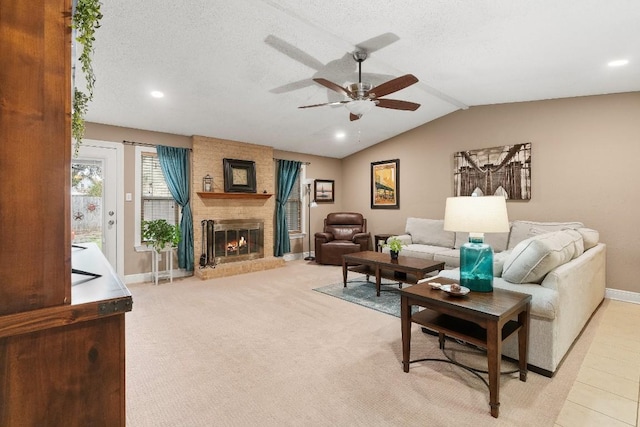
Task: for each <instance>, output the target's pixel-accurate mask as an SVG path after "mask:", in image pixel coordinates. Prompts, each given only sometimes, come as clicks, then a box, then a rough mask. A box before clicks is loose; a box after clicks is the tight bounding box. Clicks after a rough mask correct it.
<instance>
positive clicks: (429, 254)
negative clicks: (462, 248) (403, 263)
mask: <svg viewBox="0 0 640 427" xmlns="http://www.w3.org/2000/svg"><path fill="white" fill-rule="evenodd" d="M388 250H389V248H385V249H383V252H388ZM447 250H448V249H447V248H443V247H441V246H431V245H414V244H411V245H407V246H403V247H402V250H400V255H403V256H410V257H414V258H424V259H430V260H432V259H433V256H434V254H436V253H439V252H443V251H447Z"/></svg>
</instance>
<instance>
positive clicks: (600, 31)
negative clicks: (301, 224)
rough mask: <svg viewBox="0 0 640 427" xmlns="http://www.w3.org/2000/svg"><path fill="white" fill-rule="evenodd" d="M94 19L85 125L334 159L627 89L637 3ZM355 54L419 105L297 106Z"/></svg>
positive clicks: (208, 12)
mask: <svg viewBox="0 0 640 427" xmlns="http://www.w3.org/2000/svg"><path fill="white" fill-rule="evenodd" d="M102 12H103V14H104V18H103V20H102V27H101V28H100V29H99V30H98V32H97V35H96V43H95V46H96V51H95V56H94V58H95V60H94V64H95V65H94V69H95V73H96V76H97V83H96V90H95V97H94V100H93V102H92V103H91V104H90V106H89V113H88V115H87V120H88V121H90V122H95V123H103V124H109V125H116V126H125V127H131V128H137V129H144V130H153V131H159V132H169V133H174V134H180V135H204V136H211V137H217V138H224V139H231V140H236V141H244V142H250V143H254V144H262V145H269V146H272V147H275V148H277V149H281V150H288V151H294V152H301V153H309V154H315V155H322V156H329V157H336V158H343V157H345V156H347V155H349V154H352V153H354V152H357V151H360V150H362V149H364V148H366V147H368V146H371V145H373V144H376V143H378V142H380V141H383V140H385V139H388V138H390V137H392V136H395V135H397V134H400V133H402V132H406V131H407V130H410V129H412V128H415V127H417V126H419V125H421V124H423V123H426V122H429V121H431V120H434V119H436V118H438V117H441V116H443V115H446V114H448V113H451V112H453V111H456V110H458V109H461V108H467V107H469V106H475V105H486V104H496V103H505V102H519V101H531V100H540V99H549V98H563V97H573V96H582V95H596V94H607V93H618V92H629V91H638V90H640V25H639V24H640V1H637V0H608V1H602V0H562V1H558V0H535V1H531V0H491V1H462V0H409V1H388V0H385V1H379V0H375V1H372V0H350V1H349V2H344V1H338V0H323V1H309V0H303V1H298V0H234V1H221V0H190V1H173V2H169V1H150V0H138V1H130V0H126V1H125V0H108V1H103V6H102ZM356 49H365V50H368V51H369V52H370V56H369V58H368V59H367V60H366V61H365V62H364V63H363V64H362V71H363V81H365V82H370V83H373V84H375V85H379V84H381V83H383V82H385V81H387V80H390V79H392V78H394V77H397V76H401V75H403V74H408V73H411V74H414V75H415V76H416V77H418V79H419V80H420V81H419V83H417V84H415V85H413V86H410V87H408V88H405V89H403V90H401V91H398V92H396V93H394V94H392V95H390V96H389V97H390V98H393V99H402V100H407V101H411V102H416V103H419V104H421V107H420V108H419V109H418V110H417V111H414V112H411V111H396V110H390V109H386V108H374V109H373V110H372V111H370V112H368V113H367V114H365V115H364V116H363V117H362V118H361V119H360V120H357V121H353V122H350V121H349V114H348V111H347V110H346V108H345V107H344V106H324V107H318V108H308V109H298V108H297V107H298V106H302V105H308V104H318V103H324V102H331V101H339V100H342V99H344V98H343V97H342V96H340V95H339V94H337V93H335V92H333V91H330V90H327V89H326V88H324V87H323V86H320V85H318V84H317V83H315V82H313V81H312V80H311V79H312V78H314V77H323V78H325V79H327V80H330V81H332V82H335V83H338V84H340V85H343V86H344V85H346V84H348V83H352V82H357V80H358V75H357V63H356V62H355V61H354V60H353V58H352V57H351V52H353V51H354V50H356ZM619 58H626V59H628V60H629V64H628V65H627V66H625V67H618V68H611V67H608V66H607V62H609V61H611V60H614V59H619ZM76 84H77V85H79V86H80V85H82V84H83V77H82V76H81V74H80V73H79V74H78V75H77V81H76ZM152 90H159V91H162V92H164V93H165V97H164V98H162V99H155V98H152V97H151V96H150V95H149V93H150V92H151V91H152ZM338 131H342V132H344V133H345V135H346V136H345V137H344V138H343V139H342V140H337V139H336V138H335V133H336V132H338Z"/></svg>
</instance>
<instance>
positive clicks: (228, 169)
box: [223, 159, 256, 193]
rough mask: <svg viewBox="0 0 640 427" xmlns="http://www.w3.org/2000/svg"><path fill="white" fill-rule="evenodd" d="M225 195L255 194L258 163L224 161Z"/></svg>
mask: <svg viewBox="0 0 640 427" xmlns="http://www.w3.org/2000/svg"><path fill="white" fill-rule="evenodd" d="M223 166H224V191H225V193H255V192H256V163H255V162H252V161H250V160H236V159H223Z"/></svg>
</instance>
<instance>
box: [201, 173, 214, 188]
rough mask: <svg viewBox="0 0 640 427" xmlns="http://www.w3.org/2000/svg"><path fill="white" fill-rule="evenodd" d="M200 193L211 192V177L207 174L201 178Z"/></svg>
mask: <svg viewBox="0 0 640 427" xmlns="http://www.w3.org/2000/svg"><path fill="white" fill-rule="evenodd" d="M202 191H205V192H211V191H213V177H212V176H211V175H209V174H207V175H206V176H205V177H204V178H202Z"/></svg>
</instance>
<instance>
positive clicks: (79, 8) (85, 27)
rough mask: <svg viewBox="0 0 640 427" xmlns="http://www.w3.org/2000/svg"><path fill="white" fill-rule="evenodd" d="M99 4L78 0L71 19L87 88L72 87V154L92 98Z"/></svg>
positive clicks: (98, 26) (76, 149)
mask: <svg viewBox="0 0 640 427" xmlns="http://www.w3.org/2000/svg"><path fill="white" fill-rule="evenodd" d="M101 5H102V4H101V3H100V1H98V0H78V2H77V4H76V6H75V10H74V12H73V16H72V19H71V25H72V28H73V29H74V30H76V41H77V42H78V43H79V45H80V46H82V52H81V53H80V56H79V57H78V60H79V61H80V64H81V66H82V72H83V73H84V75H85V80H86V90H87V93H84V92H83V91H81V90H80V89H78V88H77V87H74V89H73V113H72V117H71V134H72V136H73V139H75V141H76V143H75V153H74V155H77V154H78V150H79V149H80V144H82V138H84V131H85V125H84V118H85V115H86V114H87V111H88V105H89V102H91V100H92V99H93V88H94V86H95V83H96V76H95V74H94V72H93V65H92V58H93V52H94V47H93V42H94V41H95V40H96V39H95V32H96V30H97V29H98V28H100V20H101V19H102V13H100V6H101Z"/></svg>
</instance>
